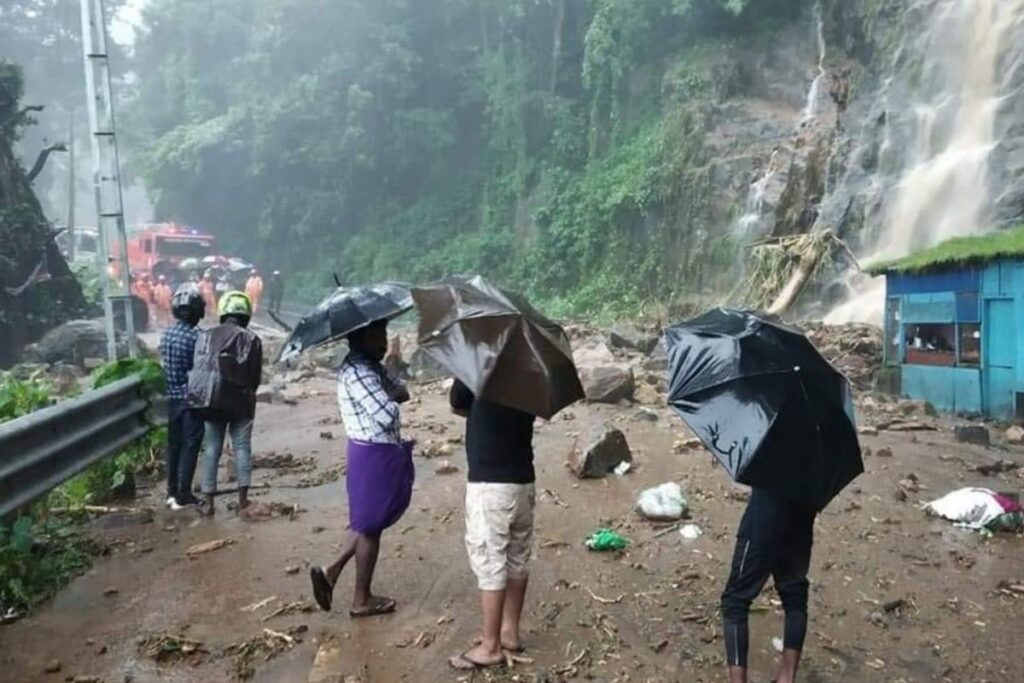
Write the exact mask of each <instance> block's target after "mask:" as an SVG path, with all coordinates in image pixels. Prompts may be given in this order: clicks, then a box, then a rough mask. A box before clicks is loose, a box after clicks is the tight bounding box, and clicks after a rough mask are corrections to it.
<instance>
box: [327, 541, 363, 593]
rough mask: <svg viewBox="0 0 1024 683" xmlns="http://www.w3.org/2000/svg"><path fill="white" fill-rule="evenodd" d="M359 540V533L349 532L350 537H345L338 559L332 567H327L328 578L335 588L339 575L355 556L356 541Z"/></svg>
mask: <svg viewBox="0 0 1024 683" xmlns="http://www.w3.org/2000/svg"><path fill="white" fill-rule="evenodd" d="M358 541H359V534H357V533H356V532H354V531H350V532H348V537H347V538H346V539H345V543H343V544H342V546H341V554H340V555H339V556H338V559H337V560H335V561H334V564H332V565H331V566H330V567H328V568H327V580H328V581H329V582H330V583H331V587H332V588H333V587H334V585H335V584H337V583H338V577H339V576H341V572H342V571H344V569H345V565H347V564H348V561H349V560H351V559H352V558H353V557H355V554H356V543H358Z"/></svg>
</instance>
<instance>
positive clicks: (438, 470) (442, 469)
mask: <svg viewBox="0 0 1024 683" xmlns="http://www.w3.org/2000/svg"><path fill="white" fill-rule="evenodd" d="M458 471H459V468H458V467H456V466H455V465H453V464H451V463H450V462H449V461H447V460H444V461H442V462H441V463H440V464H438V466H437V467H435V468H434V473H435V474H455V473H456V472H458Z"/></svg>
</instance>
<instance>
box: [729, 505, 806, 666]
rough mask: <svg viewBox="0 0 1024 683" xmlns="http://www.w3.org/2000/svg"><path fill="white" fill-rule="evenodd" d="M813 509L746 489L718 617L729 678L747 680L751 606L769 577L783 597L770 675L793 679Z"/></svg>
mask: <svg viewBox="0 0 1024 683" xmlns="http://www.w3.org/2000/svg"><path fill="white" fill-rule="evenodd" d="M817 514H818V513H817V510H815V509H814V508H812V507H808V506H806V505H801V504H800V503H797V502H795V501H793V500H789V499H786V498H785V497H782V496H778V495H775V494H773V493H772V492H771V491H769V490H767V489H763V488H754V489H753V490H752V491H751V495H750V502H749V503H747V509H746V512H744V513H743V518H742V520H741V521H740V526H739V529H738V530H737V532H736V549H735V551H734V552H733V557H732V569H731V570H730V572H729V580H728V582H727V583H726V585H725V590H724V591H723V593H722V621H723V631H724V634H725V650H726V658H727V663H728V666H729V680H730V682H731V683H746V682H747V651H748V649H749V647H750V631H749V626H748V616H749V614H750V605H751V603H752V602H753V601H754V599H755V598H757V596H758V595H760V593H761V590H762V589H763V588H764V585H765V582H767V580H768V577H769V576H772V577H773V579H774V581H775V590H776V591H777V592H778V594H779V598H780V599H781V600H782V608H783V610H784V611H785V614H786V616H785V625H784V628H783V639H782V643H783V645H782V647H783V650H782V662H781V664H780V666H779V671H778V673H777V674H776V675H775V678H774V679H773V680H774V681H775V682H776V683H793V681H795V680H796V672H797V669H798V668H799V666H800V657H801V653H802V652H803V649H804V638H805V636H806V635H807V595H808V588H809V585H810V584H809V582H808V580H807V572H808V570H809V569H810V566H811V547H812V545H813V543H814V520H815V518H816V517H817Z"/></svg>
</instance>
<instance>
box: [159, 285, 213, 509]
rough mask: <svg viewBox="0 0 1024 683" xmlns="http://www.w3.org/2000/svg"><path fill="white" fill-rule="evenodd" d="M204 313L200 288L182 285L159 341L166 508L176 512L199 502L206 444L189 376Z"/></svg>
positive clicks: (177, 292)
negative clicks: (195, 485) (198, 476)
mask: <svg viewBox="0 0 1024 683" xmlns="http://www.w3.org/2000/svg"><path fill="white" fill-rule="evenodd" d="M204 311H205V304H204V302H203V297H202V294H201V293H200V291H199V289H198V287H196V286H195V285H194V284H192V283H186V284H184V285H182V286H181V287H179V288H178V290H177V291H176V292H175V293H174V297H173V299H172V300H171V312H172V313H173V315H174V317H175V318H176V319H177V322H176V323H175V324H174V325H173V326H171V327H170V328H168V329H167V331H166V332H164V335H163V337H162V338H161V339H160V357H161V358H162V360H163V364H164V377H165V378H166V380H167V413H168V422H167V505H169V506H170V507H171V508H173V509H175V510H177V509H180V508H182V507H185V506H187V505H196V504H198V503H199V499H198V498H196V497H195V495H194V494H193V493H192V478H193V476H194V475H195V471H196V461H197V460H198V459H199V449H200V447H201V446H202V443H203V420H202V418H200V417H199V416H198V415H197V414H196V413H195V411H193V410H192V409H190V408H189V406H188V373H189V372H190V371H191V370H192V359H193V355H194V354H195V348H196V339H197V338H198V337H199V330H197V329H196V326H197V325H198V324H199V321H200V320H202V319H203V314H204Z"/></svg>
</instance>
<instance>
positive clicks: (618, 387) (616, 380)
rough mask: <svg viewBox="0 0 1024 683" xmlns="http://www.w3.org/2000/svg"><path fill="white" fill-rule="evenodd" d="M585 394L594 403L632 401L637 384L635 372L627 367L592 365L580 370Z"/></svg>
mask: <svg viewBox="0 0 1024 683" xmlns="http://www.w3.org/2000/svg"><path fill="white" fill-rule="evenodd" d="M579 375H580V381H581V382H582V383H583V392H584V394H585V395H586V397H587V400H588V401H591V402H593V403H618V402H619V401H623V400H626V401H630V400H632V399H633V392H634V391H635V389H636V383H635V381H634V379H633V370H632V369H631V368H629V367H628V366H625V365H591V366H583V367H580V368H579Z"/></svg>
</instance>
